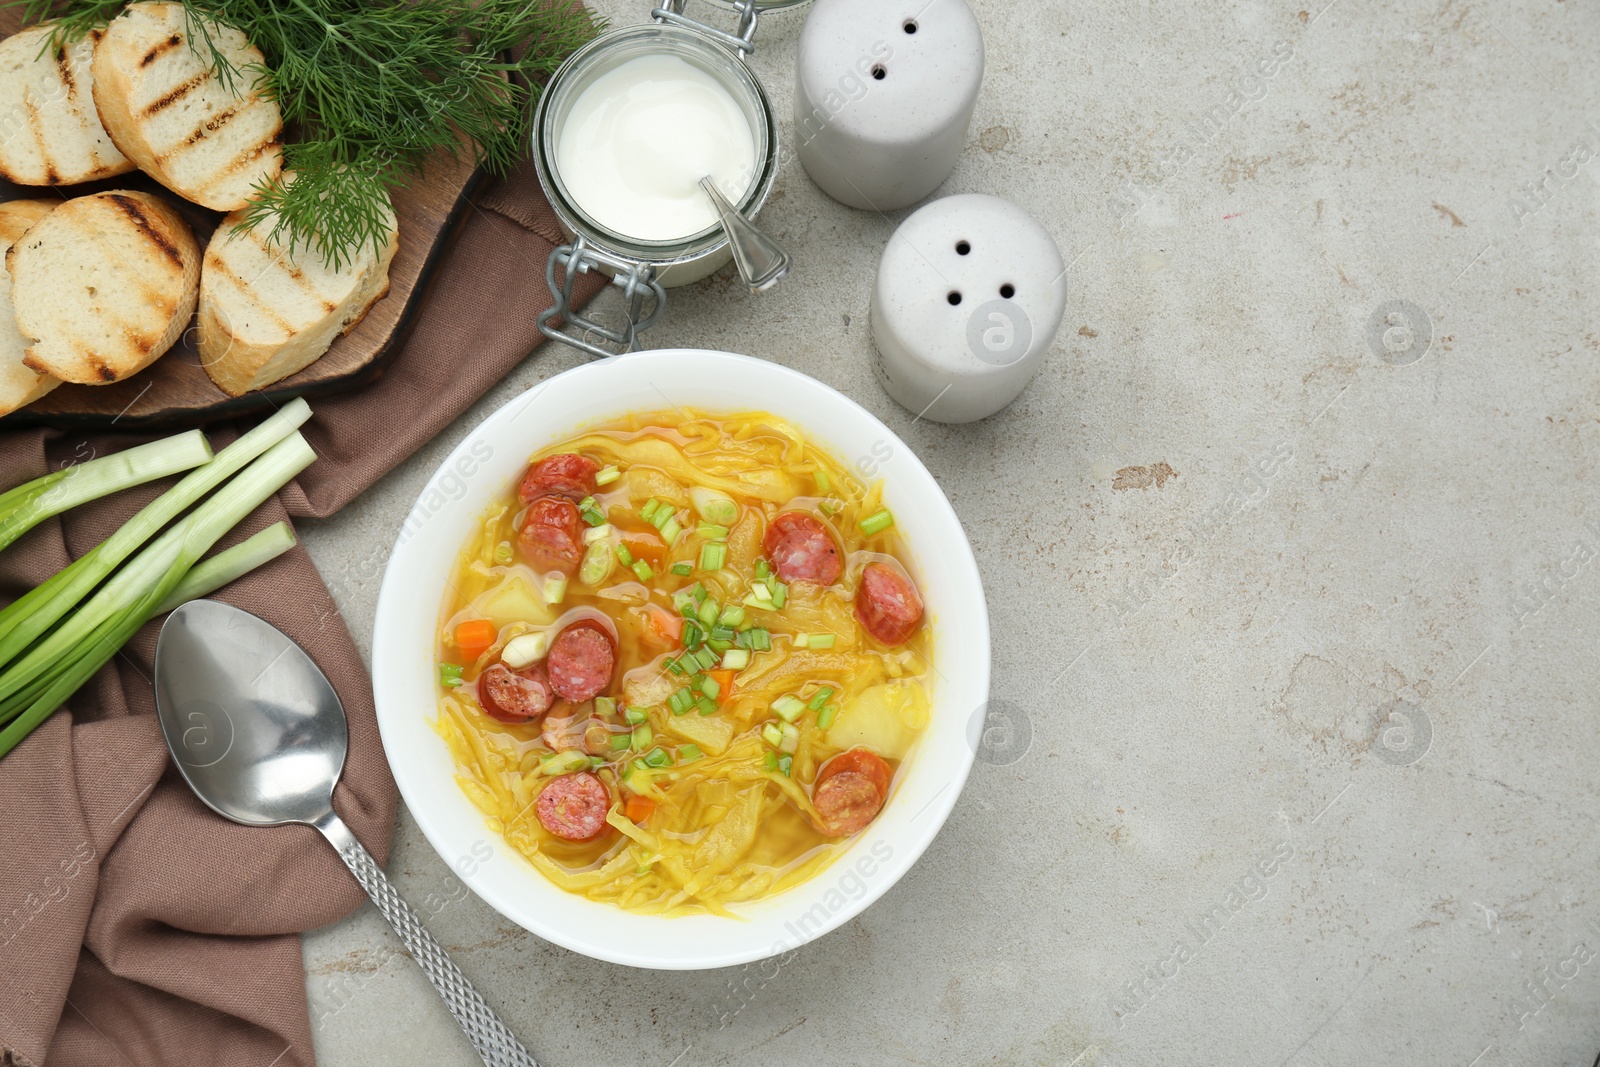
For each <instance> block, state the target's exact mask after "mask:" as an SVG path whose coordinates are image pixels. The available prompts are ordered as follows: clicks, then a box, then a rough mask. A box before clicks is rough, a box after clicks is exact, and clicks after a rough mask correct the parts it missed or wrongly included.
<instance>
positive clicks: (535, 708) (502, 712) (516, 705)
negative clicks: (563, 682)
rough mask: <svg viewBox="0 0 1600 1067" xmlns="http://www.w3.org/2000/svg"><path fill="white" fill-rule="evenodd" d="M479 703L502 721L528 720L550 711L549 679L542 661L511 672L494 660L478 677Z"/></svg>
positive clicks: (508, 668)
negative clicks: (492, 664) (493, 663)
mask: <svg viewBox="0 0 1600 1067" xmlns="http://www.w3.org/2000/svg"><path fill="white" fill-rule="evenodd" d="M478 703H479V704H482V705H483V710H484V711H486V712H488V713H489V715H490V716H492V717H493V718H496V719H499V720H500V721H501V722H527V721H528V720H529V719H536V718H538V717H539V716H540V715H543V714H544V713H545V712H547V711H549V710H550V704H551V703H552V697H551V695H550V678H549V676H548V675H547V674H546V673H545V669H544V664H543V663H535V664H534V665H533V666H531V667H524V668H523V669H522V670H520V671H514V670H512V669H511V668H510V667H507V666H506V665H505V664H504V663H496V664H495V665H494V666H492V667H490V668H489V669H488V670H486V671H484V672H483V673H482V674H480V675H479V676H478Z"/></svg>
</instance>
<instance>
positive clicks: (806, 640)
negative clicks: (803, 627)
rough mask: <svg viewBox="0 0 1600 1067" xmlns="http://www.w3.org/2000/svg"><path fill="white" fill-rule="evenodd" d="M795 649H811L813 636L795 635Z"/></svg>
mask: <svg viewBox="0 0 1600 1067" xmlns="http://www.w3.org/2000/svg"><path fill="white" fill-rule="evenodd" d="M794 647H795V648H810V647H811V635H810V634H795V635H794Z"/></svg>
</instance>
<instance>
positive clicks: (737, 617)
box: [717, 604, 744, 627]
mask: <svg viewBox="0 0 1600 1067" xmlns="http://www.w3.org/2000/svg"><path fill="white" fill-rule="evenodd" d="M743 624H744V609H743V608H741V607H740V606H739V605H737V604H729V605H728V606H727V607H725V608H723V609H722V614H721V615H718V616H717V625H718V626H733V627H738V626H742V625H743Z"/></svg>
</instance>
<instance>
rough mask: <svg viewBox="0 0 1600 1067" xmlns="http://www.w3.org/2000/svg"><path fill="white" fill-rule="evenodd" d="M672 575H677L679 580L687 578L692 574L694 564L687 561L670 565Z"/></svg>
mask: <svg viewBox="0 0 1600 1067" xmlns="http://www.w3.org/2000/svg"><path fill="white" fill-rule="evenodd" d="M672 573H673V574H676V575H678V576H679V577H680V578H687V577H689V575H691V574H693V573H694V564H692V563H690V562H688V561H687V560H685V561H684V562H682V563H674V564H673V565H672Z"/></svg>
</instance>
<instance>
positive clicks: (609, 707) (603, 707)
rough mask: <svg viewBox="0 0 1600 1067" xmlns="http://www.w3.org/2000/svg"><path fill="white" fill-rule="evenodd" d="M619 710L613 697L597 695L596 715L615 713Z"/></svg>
mask: <svg viewBox="0 0 1600 1067" xmlns="http://www.w3.org/2000/svg"><path fill="white" fill-rule="evenodd" d="M616 711H617V702H616V701H615V700H613V699H612V698H611V697H595V698H594V713H595V714H596V715H614V714H616Z"/></svg>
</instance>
